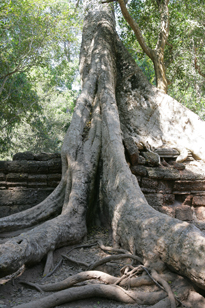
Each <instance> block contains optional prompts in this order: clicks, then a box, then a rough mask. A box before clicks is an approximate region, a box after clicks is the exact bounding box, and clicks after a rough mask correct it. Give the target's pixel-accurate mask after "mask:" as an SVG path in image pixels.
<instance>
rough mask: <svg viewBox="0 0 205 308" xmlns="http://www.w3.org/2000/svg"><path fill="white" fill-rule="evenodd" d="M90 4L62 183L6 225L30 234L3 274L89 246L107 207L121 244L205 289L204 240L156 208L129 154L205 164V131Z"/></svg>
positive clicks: (16, 241) (6, 259)
mask: <svg viewBox="0 0 205 308" xmlns="http://www.w3.org/2000/svg"><path fill="white" fill-rule="evenodd" d="M84 6H85V8H84V9H85V19H84V29H83V35H82V46H81V53H80V73H81V78H82V92H81V94H80V96H79V98H78V100H77V104H76V107H75V111H74V114H73V119H72V122H71V125H70V127H69V129H68V131H67V134H66V136H65V139H64V144H63V147H62V153H61V155H62V179H61V182H60V184H59V185H58V187H57V188H56V189H55V190H54V191H53V193H52V194H51V195H50V196H49V197H48V198H47V199H46V200H45V201H43V202H42V203H40V204H39V205H37V206H35V207H33V208H31V209H29V210H26V211H24V212H21V213H17V214H14V215H11V216H8V217H5V218H2V219H0V229H1V231H2V232H6V231H10V232H11V231H12V230H13V231H15V230H20V232H22V231H24V232H23V233H21V234H20V235H18V236H16V237H13V238H12V239H9V240H8V241H7V242H6V243H4V244H2V245H1V246H0V247H1V248H0V276H1V277H2V276H4V275H6V274H9V273H11V272H14V271H16V270H17V269H19V268H20V267H21V266H22V265H23V264H32V263H35V262H39V261H40V260H41V259H42V258H43V257H44V256H45V255H46V254H48V255H49V256H50V255H52V251H54V250H55V249H56V248H57V247H60V246H63V245H65V244H73V243H77V242H80V241H81V240H82V239H83V238H84V237H85V236H86V232H87V227H86V214H87V212H88V211H90V210H91V211H92V209H93V207H94V205H95V206H96V202H95V201H96V200H97V199H99V200H100V201H99V204H97V206H98V207H99V209H98V211H101V217H103V215H108V216H107V217H109V223H110V226H111V228H112V235H113V244H114V245H115V246H118V247H123V248H125V249H127V250H129V251H130V252H131V253H132V254H136V253H137V254H138V255H140V257H141V258H142V260H143V261H144V262H146V264H149V265H150V266H152V267H153V268H155V266H157V264H159V261H160V262H163V263H165V264H167V265H168V266H169V267H171V268H172V269H174V270H176V271H177V272H179V273H181V274H182V275H185V276H187V277H188V278H189V279H191V281H192V282H194V283H196V284H197V285H198V286H200V287H201V288H204V289H205V264H204V258H205V237H204V235H203V234H202V232H201V231H200V230H199V229H197V228H196V227H195V226H193V225H191V224H189V223H186V222H182V221H179V220H177V219H174V218H171V217H169V216H167V215H165V214H162V213H159V212H157V211H155V210H154V209H153V208H152V207H151V206H149V204H148V203H147V201H146V199H145V197H144V195H143V193H142V192H141V189H140V187H139V185H138V182H137V179H136V177H135V176H134V175H132V173H131V171H130V168H129V164H128V163H127V161H126V158H125V148H124V144H126V141H127V140H129V141H130V142H133V144H137V145H138V146H139V145H140V144H143V145H144V146H146V147H148V146H149V147H150V146H151V147H155V148H157V147H160V146H169V147H174V148H176V149H178V150H179V151H180V153H181V155H180V156H179V160H183V159H185V158H186V156H187V151H188V150H190V151H191V152H192V154H193V156H194V157H195V158H197V159H202V160H205V143H204V136H203V132H204V130H205V123H204V122H203V121H201V120H200V119H199V117H198V116H197V115H195V114H194V113H192V112H191V111H190V110H188V109H187V108H185V107H183V106H181V105H180V104H179V103H178V102H177V101H175V100H174V99H172V98H171V97H169V96H168V95H166V94H163V93H162V92H160V91H159V90H158V89H156V88H155V87H154V86H152V85H151V84H150V83H149V82H148V81H147V79H146V78H145V76H144V75H143V73H142V71H141V70H140V69H139V68H138V67H137V65H136V63H135V62H134V60H133V59H132V57H131V56H130V55H129V53H128V52H127V50H126V49H125V48H124V46H123V45H122V43H121V41H120V40H119V37H118V35H117V33H116V30H115V18H114V11H113V7H112V4H101V3H99V1H97V0H93V1H89V0H88V1H84ZM123 142H124V143H123ZM131 163H133V164H135V163H136V160H132V159H131ZM97 194H99V198H98V196H97ZM59 213H60V214H59ZM54 215H55V216H56V217H55V218H51V217H53V216H54ZM27 228H29V231H27V230H26V229H27ZM30 228H32V229H31V230H30ZM22 307H23V306H22ZM42 307H45V306H42ZM49 307H51V306H49Z"/></svg>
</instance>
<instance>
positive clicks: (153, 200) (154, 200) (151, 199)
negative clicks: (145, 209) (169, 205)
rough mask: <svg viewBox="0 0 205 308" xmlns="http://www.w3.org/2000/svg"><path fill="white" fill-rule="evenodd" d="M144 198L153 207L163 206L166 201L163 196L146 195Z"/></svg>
mask: <svg viewBox="0 0 205 308" xmlns="http://www.w3.org/2000/svg"><path fill="white" fill-rule="evenodd" d="M144 196H145V198H146V200H147V202H148V203H149V205H151V206H152V207H157V206H163V202H164V200H163V195H162V194H145V195H144Z"/></svg>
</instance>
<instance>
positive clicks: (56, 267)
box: [43, 258, 63, 279]
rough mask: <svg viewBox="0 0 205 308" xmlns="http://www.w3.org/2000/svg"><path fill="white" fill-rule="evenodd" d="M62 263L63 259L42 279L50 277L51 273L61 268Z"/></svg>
mask: <svg viewBox="0 0 205 308" xmlns="http://www.w3.org/2000/svg"><path fill="white" fill-rule="evenodd" d="M62 262H63V259H62V258H61V259H60V261H59V262H58V263H57V264H56V266H55V267H54V269H53V270H52V271H51V272H49V273H48V274H47V275H45V276H44V277H43V279H46V278H47V277H50V276H52V275H53V273H55V271H56V270H57V269H58V268H59V266H61V264H62Z"/></svg>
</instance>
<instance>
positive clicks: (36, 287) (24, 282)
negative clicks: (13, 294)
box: [20, 281, 43, 293]
mask: <svg viewBox="0 0 205 308" xmlns="http://www.w3.org/2000/svg"><path fill="white" fill-rule="evenodd" d="M20 283H21V284H24V285H26V286H29V287H32V288H34V289H36V290H37V291H38V292H40V293H43V290H42V288H41V287H40V286H39V285H38V284H36V283H32V282H27V281H20Z"/></svg>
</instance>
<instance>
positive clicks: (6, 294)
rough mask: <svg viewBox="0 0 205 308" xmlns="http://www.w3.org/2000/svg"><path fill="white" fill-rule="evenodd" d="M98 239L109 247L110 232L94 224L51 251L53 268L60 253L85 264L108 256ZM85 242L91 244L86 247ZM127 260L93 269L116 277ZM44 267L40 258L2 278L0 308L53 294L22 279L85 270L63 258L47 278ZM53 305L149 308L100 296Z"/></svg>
mask: <svg viewBox="0 0 205 308" xmlns="http://www.w3.org/2000/svg"><path fill="white" fill-rule="evenodd" d="M98 241H101V242H102V243H103V244H104V245H105V246H112V243H111V235H110V232H109V231H108V230H104V229H100V228H96V227H95V228H92V229H91V230H89V232H88V236H87V239H86V240H85V241H84V242H83V243H81V244H79V245H74V246H65V247H63V248H60V249H57V250H56V251H55V253H54V267H55V266H56V264H58V263H59V261H60V260H61V259H62V255H67V256H69V258H71V259H73V260H75V261H76V262H82V263H87V264H93V263H94V262H96V261H98V260H100V259H102V258H104V257H106V256H110V254H109V251H108V252H104V251H103V250H102V249H100V247H99V245H98ZM86 245H87V246H88V245H90V246H89V247H86ZM80 246H81V247H80ZM82 246H84V247H82ZM71 249H72V251H71ZM127 263H130V259H123V260H121V261H114V262H110V263H107V264H105V265H101V266H98V267H97V268H96V270H99V271H103V272H106V273H108V274H110V275H113V276H115V277H120V269H121V268H122V267H123V266H124V265H125V264H127ZM44 266H45V260H42V262H41V263H40V264H37V265H35V266H33V267H30V268H26V269H25V270H24V271H23V273H21V274H20V275H19V276H18V277H15V278H11V277H9V276H8V277H9V278H7V279H5V278H2V279H0V308H11V307H14V306H18V305H20V304H21V303H29V302H31V301H35V300H37V299H39V298H41V297H45V296H48V295H50V294H51V293H52V292H42V293H40V292H38V291H37V290H36V289H35V288H31V287H28V286H26V285H24V284H22V283H21V281H25V282H30V283H36V284H39V285H41V284H51V283H56V282H59V281H62V280H64V279H66V278H67V277H69V276H72V275H74V274H77V273H80V272H82V271H85V270H87V267H86V266H84V265H82V264H77V263H74V262H72V261H68V260H66V259H65V258H63V262H62V263H61V265H60V266H59V267H58V268H57V269H56V270H55V272H54V273H53V274H52V275H51V276H50V277H43V270H44ZM10 276H12V275H10ZM89 283H92V281H90V282H89ZM81 285H82V283H81ZM76 286H77V285H76ZM155 287H156V290H159V289H158V287H157V286H155ZM140 289H141V288H138V290H139V291H140ZM142 290H143V291H147V292H149V286H143V288H142ZM175 290H176V289H175ZM53 293H54V292H53ZM200 301H201V300H200ZM201 304H202V303H201ZM201 304H199V305H198V304H197V305H196V307H197V308H201V307H204V306H203V304H202V305H201ZM55 307H56V308H142V307H143V308H146V307H149V308H151V306H145V305H143V306H140V305H137V304H123V303H120V302H116V301H112V300H107V299H103V298H90V299H83V300H78V301H75V302H71V303H68V304H63V305H60V306H55ZM196 307H194V308H196ZM163 308H166V307H163Z"/></svg>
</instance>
